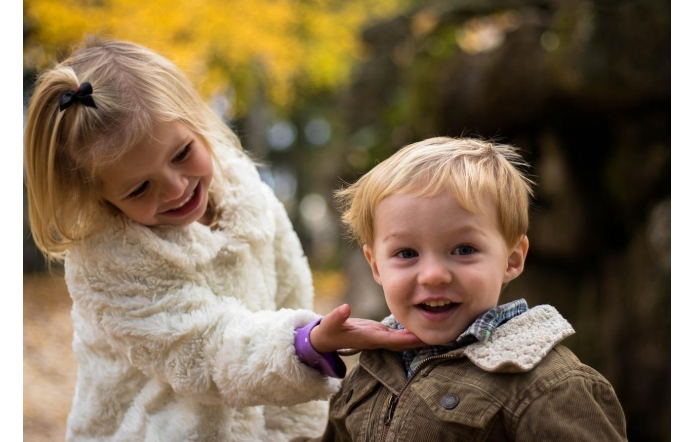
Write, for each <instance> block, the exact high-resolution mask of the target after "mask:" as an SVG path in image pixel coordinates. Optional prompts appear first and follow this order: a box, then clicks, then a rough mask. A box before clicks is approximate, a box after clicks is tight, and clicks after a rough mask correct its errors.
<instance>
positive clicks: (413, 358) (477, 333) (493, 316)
mask: <svg viewBox="0 0 695 442" xmlns="http://www.w3.org/2000/svg"><path fill="white" fill-rule="evenodd" d="M526 310H528V304H526V300H525V299H518V300H516V301H513V302H508V303H507V304H502V305H498V306H497V307H494V308H491V309H490V310H488V311H487V312H485V313H483V314H482V315H480V316H478V319H476V320H475V321H474V322H473V324H471V326H470V327H468V328H467V329H466V331H464V332H463V333H461V334H460V335H459V337H458V338H456V340H455V341H453V342H451V343H450V344H446V345H431V346H428V347H421V348H414V349H411V350H405V351H404V352H403V355H402V359H403V365H404V367H405V372H406V376H407V378H408V379H410V377H411V376H412V375H413V373H415V371H416V370H417V368H418V367H419V366H420V364H421V363H422V361H424V360H425V359H427V358H430V357H432V356H438V355H443V354H444V353H448V352H450V351H451V350H455V349H457V348H461V347H465V346H466V345H469V344H472V343H474V342H476V341H480V342H487V340H488V339H490V335H491V334H492V332H493V331H495V329H496V328H497V327H499V326H500V325H502V324H504V323H505V322H507V321H509V320H510V319H512V318H513V317H515V316H519V315H520V314H522V313H524V312H525V311H526ZM396 328H398V329H403V328H405V327H403V326H402V325H401V324H400V323H397V324H396Z"/></svg>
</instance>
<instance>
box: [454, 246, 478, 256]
mask: <svg viewBox="0 0 695 442" xmlns="http://www.w3.org/2000/svg"><path fill="white" fill-rule="evenodd" d="M473 252H475V249H474V248H473V247H471V246H458V247H456V248H455V249H454V255H472V254H473Z"/></svg>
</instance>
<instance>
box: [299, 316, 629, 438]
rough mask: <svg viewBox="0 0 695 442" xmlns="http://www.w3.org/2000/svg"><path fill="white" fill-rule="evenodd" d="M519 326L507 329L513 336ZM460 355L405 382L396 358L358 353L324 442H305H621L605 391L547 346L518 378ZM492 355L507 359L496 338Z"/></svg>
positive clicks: (567, 354) (616, 411)
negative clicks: (355, 364)
mask: <svg viewBox="0 0 695 442" xmlns="http://www.w3.org/2000/svg"><path fill="white" fill-rule="evenodd" d="M531 311H533V310H531ZM544 313H545V312H544ZM523 316H525V315H521V316H519V317H518V318H515V319H514V320H513V321H516V322H517V324H516V326H517V330H518V326H519V324H518V322H519V321H518V319H519V318H522V317H523ZM510 322H511V321H510ZM532 326H533V325H532ZM505 327H507V324H505V325H503V326H501V327H500V329H504V328H505ZM531 335H533V333H531ZM499 342H501V343H502V344H501V345H502V346H503V347H504V340H500V341H499ZM464 350H465V348H461V349H457V350H454V351H452V352H449V353H447V354H445V355H439V356H435V357H433V358H431V359H428V360H427V361H426V362H424V363H423V364H422V365H421V366H420V368H419V370H417V371H416V372H415V374H414V375H413V377H412V378H411V379H410V380H408V379H406V376H405V371H404V369H403V366H402V363H401V359H400V355H399V354H398V353H395V352H388V351H366V352H363V353H362V354H361V356H360V362H359V365H358V366H357V367H355V368H354V369H353V370H352V372H351V373H350V374H349V375H348V377H347V378H346V379H345V381H344V383H343V386H342V388H341V390H340V391H339V392H338V393H337V394H336V395H335V396H334V397H333V398H332V399H331V404H330V407H331V408H330V412H329V421H328V425H327V427H326V430H325V432H324V435H323V437H320V438H317V439H312V441H324V442H328V441H388V442H395V441H437V442H439V441H441V442H448V441H471V442H474V441H475V442H479V441H488V442H498V441H499V442H501V441H524V442H526V441H528V442H531V441H533V442H537V441H563V442H564V441H586V442H589V441H592V442H594V441H626V440H627V437H626V427H625V417H624V414H623V411H622V408H621V406H620V403H619V401H618V398H617V397H616V395H615V392H614V390H613V388H612V386H611V385H610V384H609V383H608V381H607V380H606V379H605V378H604V377H603V376H601V374H599V373H598V372H597V371H596V370H594V369H592V368H590V367H588V366H586V365H584V364H582V363H581V362H580V361H579V359H578V358H577V357H576V356H575V355H574V354H573V353H572V352H571V351H570V350H569V349H568V348H566V347H564V346H562V345H556V343H555V342H552V344H551V348H550V350H548V352H547V353H544V356H543V357H542V358H541V359H540V360H539V361H538V362H537V363H536V364H535V365H534V366H533V367H531V368H530V369H529V370H527V371H521V372H520V371H514V368H513V367H516V366H518V364H500V365H499V366H498V367H499V368H497V371H485V370H484V369H482V368H481V367H480V366H479V364H476V363H474V362H473V361H472V360H471V359H470V358H473V357H476V356H475V355H473V356H471V355H469V354H467V353H466V352H465V351H464ZM490 350H491V351H500V352H504V351H505V349H504V348H496V347H494V335H493V346H492V347H490ZM543 351H544V350H543ZM512 353H514V352H512ZM505 367H507V368H511V369H512V371H511V372H510V371H505ZM306 440H308V439H306V438H298V439H294V442H300V441H306Z"/></svg>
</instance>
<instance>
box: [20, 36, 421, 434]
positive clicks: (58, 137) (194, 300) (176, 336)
mask: <svg viewBox="0 0 695 442" xmlns="http://www.w3.org/2000/svg"><path fill="white" fill-rule="evenodd" d="M25 131H26V132H25V161H26V177H27V178H26V181H27V190H28V197H29V216H30V222H31V228H32V234H33V236H34V239H35V242H36V244H37V246H38V247H39V248H40V249H41V250H42V251H43V253H44V254H45V255H46V256H47V257H48V258H49V259H53V260H64V263H65V280H66V282H67V286H68V290H69V291H70V296H71V297H72V300H73V310H72V318H73V321H74V329H75V332H74V341H73V349H74V352H75V356H76V358H77V362H78V375H77V384H76V390H75V396H74V399H73V405H72V411H71V413H70V416H69V418H68V425H67V426H68V429H67V440H100V441H104V440H113V441H142V440H147V441H180V440H200V441H229V440H244V441H261V440H269V441H283V440H288V439H290V438H292V437H294V436H296V435H299V434H305V435H306V434H307V433H310V434H313V435H317V436H318V435H320V434H321V432H322V430H323V427H324V424H325V421H326V418H327V417H326V410H327V407H326V403H325V401H324V400H325V399H326V398H327V397H328V396H329V395H330V394H331V393H334V392H335V391H337V389H338V387H339V380H338V379H336V378H338V377H342V376H343V375H344V372H345V366H344V365H342V362H340V359H339V358H338V357H337V355H336V353H335V351H336V350H338V349H341V348H350V347H352V348H364V349H366V348H377V347H386V348H390V349H393V350H402V349H404V348H411V347H415V346H418V345H420V341H419V340H418V339H417V338H415V337H414V335H412V334H410V333H407V332H403V331H400V332H393V331H389V330H388V329H386V327H385V326H382V325H381V324H378V323H376V322H373V321H367V320H360V319H348V317H349V315H350V312H349V307H348V306H341V307H339V308H337V309H336V310H334V311H333V312H331V313H330V314H329V315H327V316H326V317H325V318H323V320H322V319H321V317H320V316H319V315H318V314H316V313H314V312H312V311H311V310H308V309H310V308H311V307H312V301H313V289H312V283H311V273H310V271H309V267H308V264H307V260H306V257H305V256H304V254H303V252H302V249H301V245H300V243H299V241H298V238H297V236H296V234H295V232H294V231H293V230H292V226H291V224H290V221H289V219H288V217H287V214H286V212H285V211H284V208H283V206H282V204H281V203H280V202H279V201H278V200H277V199H276V197H275V196H274V194H273V192H272V190H270V188H269V187H268V186H266V185H265V184H264V183H263V182H262V181H261V180H260V178H259V175H258V173H257V170H256V168H255V166H254V164H253V162H252V161H251V160H250V159H249V158H248V156H247V155H246V154H245V153H244V152H243V151H242V149H241V147H240V144H239V141H238V139H237V137H236V136H235V135H234V133H233V132H232V131H231V130H230V129H229V128H228V127H227V126H226V125H225V124H224V122H223V121H222V120H221V119H220V118H219V117H217V116H216V115H215V113H214V112H213V111H212V110H211V109H210V108H209V107H208V106H207V105H206V104H205V103H204V102H203V101H202V99H201V98H200V97H199V96H198V95H197V93H196V92H195V90H194V88H193V86H192V85H191V84H190V82H189V81H188V80H187V79H186V78H185V76H184V75H183V73H182V72H181V71H180V70H179V69H178V68H176V67H175V66H174V65H173V64H172V63H171V62H170V61H168V60H166V59H165V58H163V57H161V56H160V55H158V54H156V53H154V52H152V51H150V50H148V49H146V48H143V47H141V46H138V45H135V44H131V43H125V42H117V41H112V42H96V41H93V42H88V43H87V44H85V45H84V46H83V47H82V48H80V49H78V50H77V51H76V52H74V53H73V54H72V55H71V56H70V57H69V58H68V59H67V60H65V61H64V62H63V63H61V64H59V65H57V66H56V67H55V68H53V69H51V70H48V71H46V72H45V73H43V74H42V75H41V76H40V77H39V79H38V81H37V84H36V89H35V91H34V94H33V98H32V100H31V104H30V107H29V113H28V119H27V126H26V130H25ZM317 324H319V325H317ZM312 344H313V345H312Z"/></svg>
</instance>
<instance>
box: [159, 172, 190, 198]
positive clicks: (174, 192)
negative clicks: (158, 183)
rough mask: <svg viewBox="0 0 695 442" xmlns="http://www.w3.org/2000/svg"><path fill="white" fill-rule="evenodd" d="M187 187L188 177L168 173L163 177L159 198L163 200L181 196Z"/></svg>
mask: <svg viewBox="0 0 695 442" xmlns="http://www.w3.org/2000/svg"><path fill="white" fill-rule="evenodd" d="M186 187H188V179H187V178H186V177H185V176H183V175H179V174H170V175H168V176H167V177H165V179H164V182H163V184H162V187H161V190H160V198H161V199H162V201H163V202H165V203H166V202H169V201H173V200H175V199H177V198H181V197H182V196H183V194H184V192H185V191H186Z"/></svg>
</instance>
